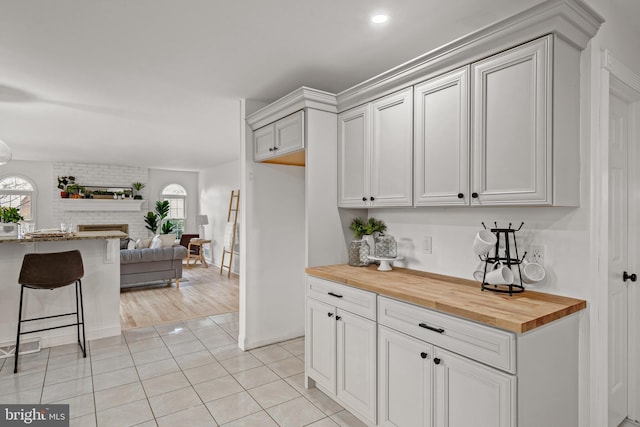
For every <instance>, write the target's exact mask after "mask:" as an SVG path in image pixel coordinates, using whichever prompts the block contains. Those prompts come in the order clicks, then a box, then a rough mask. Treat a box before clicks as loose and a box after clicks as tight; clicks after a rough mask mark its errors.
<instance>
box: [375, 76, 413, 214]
mask: <svg viewBox="0 0 640 427" xmlns="http://www.w3.org/2000/svg"><path fill="white" fill-rule="evenodd" d="M372 122H373V123H372V126H373V129H372V136H371V194H370V196H369V200H370V201H371V202H372V203H371V206H372V207H384V206H411V204H412V201H413V185H412V183H413V172H412V170H413V88H407V89H405V90H403V91H401V92H398V93H394V94H391V95H388V96H385V97H384V98H381V99H378V100H376V101H374V102H373V103H372Z"/></svg>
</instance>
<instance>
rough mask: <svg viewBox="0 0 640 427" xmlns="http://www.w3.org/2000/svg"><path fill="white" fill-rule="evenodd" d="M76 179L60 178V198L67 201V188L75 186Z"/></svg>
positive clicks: (71, 177) (73, 177)
mask: <svg viewBox="0 0 640 427" xmlns="http://www.w3.org/2000/svg"><path fill="white" fill-rule="evenodd" d="M75 183H76V177H75V176H59V177H58V188H59V189H60V197H62V198H63V199H66V198H68V197H69V192H68V190H67V188H68V187H69V186H71V185H75Z"/></svg>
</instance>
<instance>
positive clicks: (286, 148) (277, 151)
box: [273, 111, 304, 156]
mask: <svg viewBox="0 0 640 427" xmlns="http://www.w3.org/2000/svg"><path fill="white" fill-rule="evenodd" d="M303 148H304V111H298V112H297V113H294V114H291V115H290V116H287V117H285V118H283V119H280V120H278V121H277V122H276V123H275V144H274V150H273V154H274V156H281V155H283V154H287V153H292V152H294V151H298V150H302V149H303Z"/></svg>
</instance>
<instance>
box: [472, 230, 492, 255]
mask: <svg viewBox="0 0 640 427" xmlns="http://www.w3.org/2000/svg"><path fill="white" fill-rule="evenodd" d="M497 242H498V238H497V237H496V235H495V234H493V233H492V232H491V231H489V230H480V231H478V234H476V238H475V240H474V241H473V251H474V252H475V253H476V255H485V254H487V253H489V251H490V250H491V249H493V248H494V247H495V245H496V243H497Z"/></svg>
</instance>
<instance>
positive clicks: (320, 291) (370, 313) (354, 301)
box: [307, 276, 376, 320]
mask: <svg viewBox="0 0 640 427" xmlns="http://www.w3.org/2000/svg"><path fill="white" fill-rule="evenodd" d="M307 296H308V297H311V298H315V299H316V300H318V301H323V302H326V303H327V304H331V305H334V306H336V307H338V308H341V309H343V310H346V311H350V312H351V313H354V314H358V315H360V316H362V317H366V318H367V319H371V320H376V294H374V293H372V292H368V291H363V290H361V289H356V288H352V287H351V286H346V285H342V284H340V283H335V282H331V281H329V280H324V279H319V278H317V277H313V276H307Z"/></svg>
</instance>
